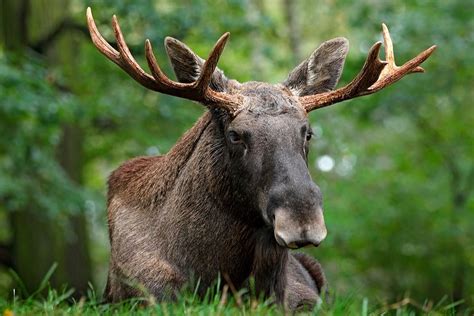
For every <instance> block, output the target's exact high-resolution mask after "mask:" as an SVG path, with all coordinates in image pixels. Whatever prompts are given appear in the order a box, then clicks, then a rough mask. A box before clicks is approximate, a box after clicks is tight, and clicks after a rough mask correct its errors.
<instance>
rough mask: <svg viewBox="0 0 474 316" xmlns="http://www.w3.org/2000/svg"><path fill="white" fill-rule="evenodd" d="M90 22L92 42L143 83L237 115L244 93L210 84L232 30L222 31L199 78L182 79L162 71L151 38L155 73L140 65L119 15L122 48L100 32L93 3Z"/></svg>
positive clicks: (148, 52)
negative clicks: (94, 14) (229, 31)
mask: <svg viewBox="0 0 474 316" xmlns="http://www.w3.org/2000/svg"><path fill="white" fill-rule="evenodd" d="M87 25H88V27H89V33H90V35H91V38H92V42H93V43H94V45H95V46H96V47H97V48H98V49H99V51H100V52H101V53H102V54H104V55H105V56H106V57H107V58H108V59H110V60H111V61H113V62H114V63H115V64H117V65H118V66H119V67H120V68H122V69H123V70H125V71H126V72H127V73H128V74H129V75H130V76H131V77H132V78H133V79H135V80H136V81H137V82H138V83H140V84H141V85H142V86H144V87H146V88H148V89H151V90H154V91H157V92H161V93H164V94H169V95H173V96H176V97H181V98H185V99H189V100H192V101H197V102H200V103H203V104H204V105H206V106H209V107H218V108H221V109H223V110H226V111H227V112H229V113H230V114H231V115H233V114H234V113H235V111H237V109H238V107H239V106H240V104H241V97H240V96H239V95H230V94H227V93H222V92H217V91H214V90H212V89H211V88H210V87H209V83H210V81H211V78H212V75H213V73H214V70H215V69H216V66H217V62H218V61H219V57H220V55H221V53H222V51H223V50H224V46H225V43H226V42H227V39H228V38H229V35H230V34H229V33H225V34H224V35H222V36H221V38H219V40H218V41H217V43H216V44H215V45H214V48H213V49H212V51H211V53H210V54H209V58H208V59H207V60H206V61H205V63H204V65H203V67H202V70H201V74H200V75H199V78H198V79H197V80H196V81H195V82H192V83H181V82H176V81H173V80H170V79H169V78H168V77H167V76H166V75H165V74H164V73H163V71H161V69H160V66H158V63H157V61H156V58H155V55H154V54H153V49H152V47H151V43H150V41H149V40H148V39H147V40H146V41H145V52H146V59H147V62H148V66H149V68H150V71H151V73H152V76H150V75H149V74H147V73H146V72H145V71H144V70H143V69H142V68H141V67H140V65H139V64H138V63H137V62H136V60H135V58H133V56H132V54H131V53H130V50H129V48H128V46H127V44H126V42H125V39H124V37H123V35H122V31H121V30H120V26H119V23H118V21H117V17H116V16H115V15H114V16H113V18H112V26H113V28H114V33H115V39H116V40H117V46H118V51H117V50H115V49H114V48H113V47H112V46H111V45H110V44H109V43H108V42H107V41H106V40H105V39H104V37H103V36H102V35H101V34H100V32H99V30H98V29H97V26H96V24H95V22H94V17H93V16H92V11H91V8H90V7H89V8H87Z"/></svg>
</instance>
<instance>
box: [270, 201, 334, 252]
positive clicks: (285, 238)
mask: <svg viewBox="0 0 474 316" xmlns="http://www.w3.org/2000/svg"><path fill="white" fill-rule="evenodd" d="M274 214H275V221H274V234H275V240H276V241H277V243H278V244H279V245H280V246H282V247H287V248H292V249H296V248H301V247H304V246H307V245H314V246H316V247H317V246H318V245H319V244H320V243H321V242H322V241H323V240H324V239H325V238H326V235H327V230H326V225H325V224H324V217H323V212H322V209H321V207H317V208H316V209H315V210H313V211H311V212H309V214H305V215H306V216H295V214H292V211H291V210H289V209H286V208H281V207H280V208H277V209H276V210H275V213H274Z"/></svg>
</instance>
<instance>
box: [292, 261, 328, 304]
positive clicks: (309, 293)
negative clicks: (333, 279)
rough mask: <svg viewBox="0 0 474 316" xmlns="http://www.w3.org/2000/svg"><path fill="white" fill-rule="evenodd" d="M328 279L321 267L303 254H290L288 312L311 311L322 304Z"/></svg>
mask: <svg viewBox="0 0 474 316" xmlns="http://www.w3.org/2000/svg"><path fill="white" fill-rule="evenodd" d="M325 287H326V278H325V277H324V273H323V270H322V267H321V265H320V264H319V262H318V261H316V260H315V259H314V258H312V257H310V256H308V255H305V254H303V253H292V254H290V256H289V258H288V262H287V266H286V288H285V298H284V305H285V308H286V309H287V310H290V311H295V310H298V309H305V308H308V309H311V308H313V307H314V306H316V305H319V304H321V302H322V301H321V297H320V295H321V293H322V291H324V288H325Z"/></svg>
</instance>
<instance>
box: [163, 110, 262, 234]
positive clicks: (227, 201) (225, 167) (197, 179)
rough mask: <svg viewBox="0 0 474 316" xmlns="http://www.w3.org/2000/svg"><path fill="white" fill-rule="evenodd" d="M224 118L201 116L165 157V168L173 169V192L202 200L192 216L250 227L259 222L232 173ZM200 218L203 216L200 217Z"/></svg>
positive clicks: (245, 190) (240, 183)
mask: <svg viewBox="0 0 474 316" xmlns="http://www.w3.org/2000/svg"><path fill="white" fill-rule="evenodd" d="M225 120H226V118H225V117H223V115H222V113H220V112H219V111H215V112H207V113H205V114H204V115H203V116H202V117H201V118H200V119H199V121H198V122H197V123H196V124H195V125H194V126H193V127H192V128H191V129H190V130H189V131H188V132H187V133H186V134H185V135H184V136H183V137H182V138H181V140H180V141H179V142H178V143H177V144H176V145H175V146H174V147H173V148H172V150H171V151H170V152H169V153H168V155H167V159H168V165H169V166H177V167H178V170H176V173H175V176H176V179H175V183H174V189H175V190H179V191H180V194H179V196H181V197H182V198H183V199H184V197H183V196H188V197H189V198H193V199H196V197H199V199H202V201H204V203H203V204H202V205H201V206H202V210H201V209H200V208H197V209H194V211H195V212H201V211H202V212H214V214H213V215H214V216H218V214H215V212H217V213H220V212H225V213H226V215H232V216H235V217H236V218H235V219H237V220H239V221H245V222H247V224H248V225H250V226H252V227H258V226H262V225H263V219H261V216H260V214H259V213H258V211H257V210H256V207H255V205H252V202H251V201H252V198H250V197H249V196H247V194H248V189H247V188H245V187H244V185H243V183H242V181H241V180H239V179H238V176H237V175H236V173H235V172H234V170H231V169H230V159H231V158H230V157H229V153H228V149H227V145H226V141H225V137H224V131H223V129H224V127H223V126H224V125H225ZM203 215H204V214H203Z"/></svg>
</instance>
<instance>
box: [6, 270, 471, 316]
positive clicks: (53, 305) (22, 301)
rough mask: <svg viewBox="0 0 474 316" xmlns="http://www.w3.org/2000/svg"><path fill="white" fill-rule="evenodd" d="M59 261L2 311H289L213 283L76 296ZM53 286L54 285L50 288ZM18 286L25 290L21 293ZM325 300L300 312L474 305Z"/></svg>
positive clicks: (419, 310)
mask: <svg viewBox="0 0 474 316" xmlns="http://www.w3.org/2000/svg"><path fill="white" fill-rule="evenodd" d="M55 268H56V266H55V265H53V266H52V267H51V269H50V271H48V273H47V274H46V275H45V277H44V278H43V280H42V282H41V283H40V286H39V288H38V289H37V290H36V291H35V292H33V293H27V291H26V289H25V287H24V286H22V282H21V280H20V279H19V278H18V277H17V276H16V274H14V272H13V275H14V278H16V281H17V283H18V284H19V287H18V290H13V291H12V293H11V296H10V298H2V297H0V316H13V315H130V314H133V315H204V316H207V315H284V314H285V313H284V311H283V309H282V308H281V307H280V306H277V305H275V304H272V303H271V301H264V300H262V299H260V300H258V299H255V298H254V297H253V295H251V294H249V292H248V291H246V290H245V289H244V290H241V291H238V292H236V291H235V290H234V291H232V290H230V289H229V287H228V286H227V285H225V286H224V287H223V289H222V290H219V288H220V285H219V282H217V284H216V286H215V287H213V288H210V289H209V290H208V291H207V294H206V295H205V297H204V298H198V296H197V295H196V291H187V292H185V293H184V294H183V295H182V296H181V297H180V298H178V299H177V300H176V301H175V302H156V301H155V300H154V299H153V297H151V296H150V297H143V298H136V299H131V300H127V301H124V302H122V303H120V304H105V303H101V302H100V300H101V299H100V296H98V295H97V294H96V292H95V290H94V288H93V287H92V285H90V287H89V291H88V293H87V295H86V296H85V297H82V298H81V299H79V300H75V299H73V294H74V290H72V289H68V288H66V287H65V288H64V289H63V290H61V291H58V290H55V289H50V288H49V283H48V280H49V278H50V277H51V275H52V274H53V273H54V270H55ZM48 288H49V289H48ZM18 291H19V292H20V293H22V296H23V297H24V298H21V297H20V295H19V293H18ZM324 301H325V303H323V304H322V305H321V306H318V307H316V308H315V309H314V310H310V311H303V312H299V313H298V314H301V315H362V316H366V315H473V313H474V309H471V308H464V309H462V310H457V311H456V307H457V306H460V305H462V302H456V303H450V302H448V300H447V299H443V300H441V301H439V302H438V303H437V304H433V303H431V302H429V301H426V302H425V303H418V302H416V301H414V300H412V299H410V298H408V297H406V298H404V299H402V300H400V301H398V302H394V303H392V304H382V303H378V302H371V301H370V300H369V299H368V298H364V297H358V296H357V295H346V296H337V295H332V296H331V297H329V298H327V299H324Z"/></svg>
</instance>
